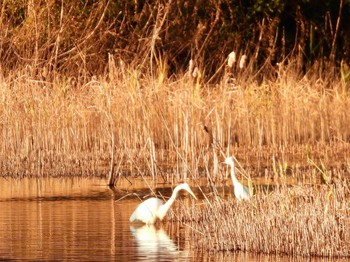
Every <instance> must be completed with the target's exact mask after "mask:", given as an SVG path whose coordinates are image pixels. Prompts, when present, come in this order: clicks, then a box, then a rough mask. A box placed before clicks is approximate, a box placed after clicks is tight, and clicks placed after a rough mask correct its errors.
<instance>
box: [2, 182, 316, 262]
mask: <svg viewBox="0 0 350 262" xmlns="http://www.w3.org/2000/svg"><path fill="white" fill-rule="evenodd" d="M104 183H105V182H104V181H101V180H91V179H69V180H66V179H45V180H41V181H40V182H39V181H36V180H27V179H24V180H4V179H0V185H1V187H0V188H1V191H0V260H32V261H33V260H35V261H40V260H41V261H48V260H51V261H52V260H55V261H61V260H76V261H201V260H202V261H234V260H238V261H242V260H244V261H283V262H284V261H290V260H292V259H290V258H287V257H279V258H277V257H267V256H254V255H251V254H244V253H233V254H227V253H226V254H224V253H220V254H208V253H206V252H204V253H201V252H194V251H190V247H191V239H190V235H191V234H190V233H191V232H190V229H189V228H188V227H186V226H182V225H180V224H179V223H175V222H173V223H172V222H167V223H163V224H162V225H160V226H149V227H148V226H136V225H131V224H130V223H129V221H128V219H129V216H130V214H131V213H132V211H133V210H134V208H135V207H136V206H137V204H139V200H138V199H137V198H136V197H125V198H123V199H121V200H119V199H120V198H121V197H123V196H125V195H126V194H127V193H126V192H121V193H116V192H113V191H112V190H110V189H109V188H108V187H106V186H104V185H103V184H104ZM169 193H170V192H169ZM116 200H118V201H116ZM298 261H300V259H298ZM308 261H310V260H308ZM315 261H317V260H315Z"/></svg>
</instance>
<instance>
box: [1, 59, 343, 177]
mask: <svg viewBox="0 0 350 262" xmlns="http://www.w3.org/2000/svg"><path fill="white" fill-rule="evenodd" d="M292 65H293V64H292V63H291V66H290V67H282V66H281V67H280V69H279V71H278V72H277V73H278V74H279V76H278V77H277V78H276V80H274V81H269V82H262V83H261V84H257V83H256V82H254V81H250V80H249V79H248V80H247V79H246V78H245V76H244V72H242V78H238V79H236V81H235V83H234V84H227V83H225V82H224V81H223V82H222V83H221V84H219V85H216V86H210V85H208V84H205V83H202V82H201V80H197V81H196V83H193V82H190V81H188V78H187V77H186V76H184V77H178V78H177V79H175V80H173V79H167V78H166V77H164V76H166V75H167V71H166V67H165V66H163V67H159V68H158V72H155V74H152V76H149V75H147V74H141V72H140V71H138V70H137V69H135V68H133V67H129V66H128V65H126V64H125V63H123V62H120V63H119V62H116V61H114V59H112V58H111V59H110V60H109V66H108V72H107V74H106V75H105V77H99V78H97V77H91V78H90V80H88V81H87V80H86V76H84V77H82V78H67V77H65V76H60V75H59V74H57V75H55V76H54V78H53V79H46V78H45V77H43V76H41V74H37V69H35V70H34V69H31V68H26V69H21V70H17V71H14V72H13V73H12V74H11V75H8V76H6V77H5V76H2V77H1V78H0V90H1V91H0V103H1V107H0V119H1V125H0V139H1V141H2V143H1V144H0V170H1V174H2V175H12V176H16V177H21V176H43V175H50V176H64V175H78V176H91V175H94V176H96V175H98V176H107V175H108V174H109V173H110V172H111V170H112V171H113V173H115V174H125V173H129V171H130V172H137V174H138V175H152V176H153V177H164V175H165V174H164V173H176V174H178V176H177V177H176V178H175V179H177V180H178V179H182V178H186V177H191V178H198V177H199V176H202V174H201V173H202V171H200V170H206V171H205V173H207V174H209V173H211V174H212V175H213V176H215V175H216V174H217V173H218V171H217V162H218V156H217V155H216V152H215V150H212V149H211V148H209V147H208V145H209V140H208V139H209V138H208V136H207V134H206V133H205V132H204V131H203V127H202V125H201V124H205V125H206V126H208V127H209V128H210V129H211V133H212V138H213V139H215V141H218V142H220V143H221V144H222V145H224V147H226V148H227V150H228V151H234V153H235V154H236V153H237V154H238V156H239V157H240V158H241V159H242V162H243V163H247V162H248V161H247V160H251V159H252V158H254V157H258V160H259V161H260V160H261V159H264V161H265V162H266V161H267V162H269V163H271V162H270V159H271V157H272V156H275V155H279V156H281V154H282V156H283V159H282V160H284V161H288V155H291V156H293V155H295V152H300V158H302V160H303V161H302V162H301V165H303V164H305V163H306V159H305V155H306V154H307V152H308V151H311V154H314V155H315V156H316V157H319V155H320V154H321V155H322V154H323V155H322V156H324V157H325V158H323V157H322V159H324V160H325V161H328V160H329V159H334V157H335V156H336V157H339V158H340V160H339V161H342V162H344V161H348V160H349V150H348V147H347V146H346V145H347V144H348V142H349V139H350V130H349V128H348V126H349V125H348V124H349V123H350V115H349V114H348V108H349V104H350V99H349V96H348V90H347V89H346V88H345V86H344V84H343V82H342V81H341V79H340V78H339V79H333V82H332V85H330V84H329V82H325V81H322V80H321V78H316V81H315V77H316V76H317V75H316V74H311V75H312V76H313V78H310V79H308V77H307V76H305V77H304V78H302V79H300V78H298V77H297V76H296V75H295V74H293V67H292ZM151 87H152V88H151ZM232 146H234V148H230V147H232ZM313 148H315V150H312V149H313ZM318 148H325V149H324V150H325V151H323V149H322V150H321V151H320V150H317V149H318ZM252 149H254V150H252ZM327 150H331V152H330V153H327V152H328V151H327ZM317 151H319V152H317ZM240 152H241V153H240ZM323 152H325V153H323ZM256 154H258V155H256ZM259 154H260V155H259ZM211 163H214V165H211ZM306 164H307V163H306ZM160 167H161V168H160Z"/></svg>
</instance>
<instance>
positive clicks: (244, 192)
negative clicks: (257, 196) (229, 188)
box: [224, 157, 250, 200]
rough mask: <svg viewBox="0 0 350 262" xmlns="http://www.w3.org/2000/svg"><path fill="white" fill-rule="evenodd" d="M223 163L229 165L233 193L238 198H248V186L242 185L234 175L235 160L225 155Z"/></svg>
mask: <svg viewBox="0 0 350 262" xmlns="http://www.w3.org/2000/svg"><path fill="white" fill-rule="evenodd" d="M224 163H225V164H227V165H229V166H230V167H231V179H232V184H233V186H234V194H235V197H236V198H237V199H238V200H242V199H243V200H248V199H250V194H249V188H248V187H246V186H243V185H242V184H241V183H240V182H239V181H238V179H237V177H236V175H235V162H234V161H233V157H227V158H226V159H225V162H224Z"/></svg>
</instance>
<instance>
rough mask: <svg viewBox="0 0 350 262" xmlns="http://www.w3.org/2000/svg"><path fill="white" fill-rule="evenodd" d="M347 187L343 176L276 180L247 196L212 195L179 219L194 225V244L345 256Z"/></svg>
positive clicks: (348, 246)
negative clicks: (324, 181)
mask: <svg viewBox="0 0 350 262" xmlns="http://www.w3.org/2000/svg"><path fill="white" fill-rule="evenodd" d="M349 195H350V188H349V182H348V181H346V180H344V179H343V180H338V181H337V182H335V183H334V184H331V185H328V186H326V185H323V186H305V185H303V186H301V185H294V186H286V185H283V186H279V187H276V188H274V189H273V191H270V192H269V193H263V192H259V193H257V194H256V195H255V196H254V197H253V198H252V199H251V201H247V202H237V201H236V200H235V199H232V198H230V199H222V198H220V197H219V196H216V197H215V198H213V199H211V201H210V202H211V204H208V203H207V202H204V203H203V204H202V205H198V204H196V205H193V206H192V208H191V210H190V211H188V210H185V211H184V212H182V219H183V220H187V221H190V222H188V223H189V224H190V226H191V227H193V228H194V230H193V231H192V232H193V237H194V241H193V243H195V244H194V245H195V246H194V248H197V249H200V250H202V249H205V250H208V251H237V250H241V251H249V252H256V253H265V254H287V255H293V256H329V257H343V256H350V232H349V230H348V229H349V226H350V201H349Z"/></svg>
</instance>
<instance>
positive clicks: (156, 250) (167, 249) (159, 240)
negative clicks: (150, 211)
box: [130, 225, 180, 261]
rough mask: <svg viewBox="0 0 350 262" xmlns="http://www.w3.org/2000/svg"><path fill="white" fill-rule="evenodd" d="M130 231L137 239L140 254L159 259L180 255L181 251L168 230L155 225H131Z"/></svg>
mask: <svg viewBox="0 0 350 262" xmlns="http://www.w3.org/2000/svg"><path fill="white" fill-rule="evenodd" d="M130 231H131V233H132V236H133V237H134V239H135V240H136V244H137V251H138V255H139V256H142V257H143V258H147V261H151V260H152V259H154V260H157V261H159V258H166V259H169V258H171V257H178V256H179V254H180V251H179V249H178V247H177V245H176V244H175V243H174V241H173V240H171V239H170V237H169V236H168V234H167V233H166V231H165V230H164V229H162V228H160V229H157V228H156V227H155V226H154V225H144V226H140V227H137V226H131V227H130Z"/></svg>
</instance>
